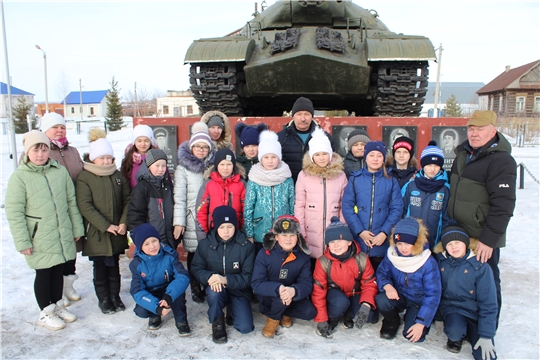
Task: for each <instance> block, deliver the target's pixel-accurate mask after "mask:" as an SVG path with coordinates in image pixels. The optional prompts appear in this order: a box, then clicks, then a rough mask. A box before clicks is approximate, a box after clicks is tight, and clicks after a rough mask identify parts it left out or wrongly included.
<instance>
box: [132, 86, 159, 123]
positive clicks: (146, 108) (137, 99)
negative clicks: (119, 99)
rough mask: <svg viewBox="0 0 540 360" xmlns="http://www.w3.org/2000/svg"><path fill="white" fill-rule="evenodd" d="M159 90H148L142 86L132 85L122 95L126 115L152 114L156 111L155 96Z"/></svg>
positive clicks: (157, 95) (156, 96)
mask: <svg viewBox="0 0 540 360" xmlns="http://www.w3.org/2000/svg"><path fill="white" fill-rule="evenodd" d="M160 95H161V94H160V92H159V91H158V90H156V89H154V90H153V91H152V90H149V89H148V88H146V87H144V86H142V87H141V86H136V87H135V86H133V88H132V89H129V90H127V92H126V93H125V96H124V99H125V101H124V113H125V114H126V115H131V116H134V117H137V116H152V115H154V114H155V113H156V108H157V100H156V99H157V98H158V97H159V96H160Z"/></svg>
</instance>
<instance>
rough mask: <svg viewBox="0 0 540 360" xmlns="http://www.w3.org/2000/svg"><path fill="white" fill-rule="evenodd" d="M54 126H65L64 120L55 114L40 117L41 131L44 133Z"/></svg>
mask: <svg viewBox="0 0 540 360" xmlns="http://www.w3.org/2000/svg"><path fill="white" fill-rule="evenodd" d="M55 125H64V126H66V119H64V117H63V116H62V115H60V114H57V113H54V112H52V113H47V114H45V115H43V116H42V117H41V131H42V132H44V133H46V132H47V130H49V129H50V128H52V127H53V126H55Z"/></svg>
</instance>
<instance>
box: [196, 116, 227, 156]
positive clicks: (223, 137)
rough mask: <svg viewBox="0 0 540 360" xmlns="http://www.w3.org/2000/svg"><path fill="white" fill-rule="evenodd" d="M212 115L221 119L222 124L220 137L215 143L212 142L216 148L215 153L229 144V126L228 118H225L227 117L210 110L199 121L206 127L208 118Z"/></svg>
mask: <svg viewBox="0 0 540 360" xmlns="http://www.w3.org/2000/svg"><path fill="white" fill-rule="evenodd" d="M214 115H217V116H219V117H220V118H221V119H223V124H224V127H223V132H222V133H221V137H220V138H219V139H218V140H217V141H214V143H215V147H216V149H215V150H216V151H217V150H220V149H226V148H227V147H228V146H229V144H230V143H231V124H230V123H229V118H228V117H227V115H225V114H224V113H222V112H221V111H217V110H211V111H208V112H206V113H204V115H203V116H202V117H201V121H202V122H203V123H205V124H207V125H208V120H210V118H211V117H212V116H214Z"/></svg>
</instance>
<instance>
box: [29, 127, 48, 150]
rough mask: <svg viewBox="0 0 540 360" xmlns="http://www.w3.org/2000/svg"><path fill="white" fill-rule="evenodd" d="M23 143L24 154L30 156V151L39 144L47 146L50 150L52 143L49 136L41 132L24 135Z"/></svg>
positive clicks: (34, 131)
mask: <svg viewBox="0 0 540 360" xmlns="http://www.w3.org/2000/svg"><path fill="white" fill-rule="evenodd" d="M22 142H23V146H24V152H25V153H26V154H28V152H29V151H30V149H31V148H32V147H33V146H35V145H37V144H45V145H47V146H48V147H49V148H50V147H51V143H50V141H49V138H48V137H47V135H45V134H44V133H42V132H41V131H39V130H32V131H29V132H27V133H26V134H24V135H23V140H22Z"/></svg>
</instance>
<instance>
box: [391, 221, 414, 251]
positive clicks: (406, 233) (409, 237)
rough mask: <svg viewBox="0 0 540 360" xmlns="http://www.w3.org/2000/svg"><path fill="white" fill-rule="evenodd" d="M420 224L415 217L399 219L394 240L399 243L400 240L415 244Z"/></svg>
mask: <svg viewBox="0 0 540 360" xmlns="http://www.w3.org/2000/svg"><path fill="white" fill-rule="evenodd" d="M419 229H420V225H419V224H418V221H416V220H415V219H413V218H405V219H401V220H399V222H398V223H397V224H396V227H395V228H394V242H395V243H398V242H400V241H402V242H404V243H407V244H410V245H414V243H415V242H416V238H418V230H419Z"/></svg>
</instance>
